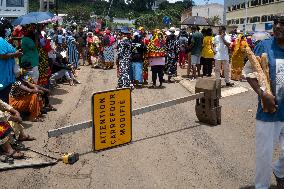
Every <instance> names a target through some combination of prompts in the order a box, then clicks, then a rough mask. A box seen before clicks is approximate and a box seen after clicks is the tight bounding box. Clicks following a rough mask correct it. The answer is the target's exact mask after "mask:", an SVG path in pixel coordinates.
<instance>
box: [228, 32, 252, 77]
mask: <svg viewBox="0 0 284 189" xmlns="http://www.w3.org/2000/svg"><path fill="white" fill-rule="evenodd" d="M247 46H248V43H247V41H246V38H245V36H244V35H242V34H239V35H238V38H237V39H236V42H235V46H234V51H233V55H232V76H231V78H232V79H233V80H236V81H239V80H241V76H242V70H243V67H244V65H245V63H244V61H245V48H246V47H247Z"/></svg>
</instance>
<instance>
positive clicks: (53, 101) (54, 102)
mask: <svg viewBox="0 0 284 189" xmlns="http://www.w3.org/2000/svg"><path fill="white" fill-rule="evenodd" d="M49 100H50V104H52V105H55V104H61V103H62V101H63V100H61V99H59V98H54V97H53V96H51V97H49Z"/></svg>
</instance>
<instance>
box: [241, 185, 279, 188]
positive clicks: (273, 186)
mask: <svg viewBox="0 0 284 189" xmlns="http://www.w3.org/2000/svg"><path fill="white" fill-rule="evenodd" d="M239 189H255V186H244V187H240V188H239ZM269 189H278V188H277V186H275V185H272V186H270V188H269Z"/></svg>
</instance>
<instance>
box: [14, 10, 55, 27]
mask: <svg viewBox="0 0 284 189" xmlns="http://www.w3.org/2000/svg"><path fill="white" fill-rule="evenodd" d="M53 17H54V14H52V13H50V12H30V13H28V14H26V15H23V16H20V17H19V18H17V19H16V20H14V21H13V22H12V25H14V26H15V25H26V24H37V23H40V22H42V21H44V20H48V19H51V18H53Z"/></svg>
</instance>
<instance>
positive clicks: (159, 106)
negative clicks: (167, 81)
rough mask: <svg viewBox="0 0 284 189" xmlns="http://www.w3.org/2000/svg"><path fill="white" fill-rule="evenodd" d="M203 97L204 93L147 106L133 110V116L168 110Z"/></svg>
mask: <svg viewBox="0 0 284 189" xmlns="http://www.w3.org/2000/svg"><path fill="white" fill-rule="evenodd" d="M202 97H204V93H203V92H202V93H196V94H193V95H189V96H185V97H181V98H177V99H174V100H169V101H165V102H161V103H158V104H153V105H150V106H146V107H143V108H139V109H135V110H133V111H132V116H136V115H140V114H144V113H147V112H152V111H155V110H159V109H163V108H167V107H170V106H174V105H177V104H182V103H185V102H187V101H191V100H195V99H198V98H202Z"/></svg>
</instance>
